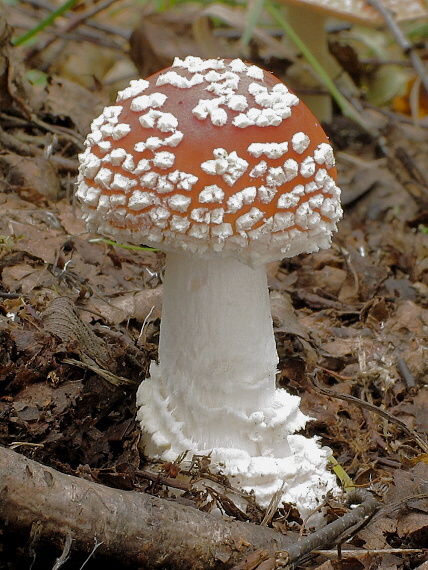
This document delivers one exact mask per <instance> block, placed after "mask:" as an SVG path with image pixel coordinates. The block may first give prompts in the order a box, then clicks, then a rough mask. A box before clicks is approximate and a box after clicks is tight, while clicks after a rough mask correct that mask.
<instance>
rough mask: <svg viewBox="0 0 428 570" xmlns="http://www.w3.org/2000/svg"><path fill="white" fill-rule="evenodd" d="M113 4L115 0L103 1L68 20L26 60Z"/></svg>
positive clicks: (32, 51) (31, 52)
mask: <svg viewBox="0 0 428 570" xmlns="http://www.w3.org/2000/svg"><path fill="white" fill-rule="evenodd" d="M115 2H117V0H104V1H103V2H100V3H98V4H95V5H94V6H92V7H91V8H89V9H88V10H86V11H85V12H82V13H81V14H79V15H78V16H77V17H76V18H73V19H72V20H70V21H69V22H68V23H67V24H66V25H65V26H64V28H63V29H61V30H55V32H54V36H53V37H51V38H49V39H47V40H46V41H45V42H43V43H42V44H41V45H40V46H38V47H37V48H34V49H33V50H31V51H30V53H29V54H28V56H27V57H28V59H31V58H33V57H34V56H35V55H38V54H39V53H40V52H41V51H44V50H45V49H46V48H47V47H48V46H50V45H51V44H52V43H53V42H55V41H56V40H57V39H58V38H62V37H63V36H64V34H67V33H69V32H71V31H72V30H74V29H75V28H77V27H78V26H80V25H81V24H83V23H85V22H86V20H88V19H89V18H92V17H93V16H95V15H96V14H98V13H100V12H102V11H103V10H106V9H107V8H109V7H110V6H111V5H112V4H114V3H115Z"/></svg>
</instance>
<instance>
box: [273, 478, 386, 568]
mask: <svg viewBox="0 0 428 570" xmlns="http://www.w3.org/2000/svg"><path fill="white" fill-rule="evenodd" d="M347 502H348V504H358V503H359V506H358V507H356V508H355V509H352V511H349V512H348V513H346V514H345V515H343V516H342V517H341V518H340V519H337V520H335V521H333V522H332V523H330V524H328V525H327V526H325V527H324V528H321V529H320V530H318V531H316V532H314V533H313V534H311V535H309V536H306V537H305V538H303V539H302V540H299V541H298V542H296V543H295V544H293V546H291V547H290V548H289V549H288V550H287V551H286V552H283V553H281V555H280V557H279V558H280V559H281V561H284V562H285V563H287V564H291V565H294V564H296V563H297V562H298V561H299V560H300V559H301V558H303V557H304V556H306V555H307V554H310V553H312V552H313V551H314V550H318V549H320V548H323V546H324V545H327V544H335V543H336V542H337V541H338V539H339V538H340V537H341V536H342V535H343V534H344V533H345V532H347V531H349V529H350V528H353V527H355V525H360V523H364V524H366V523H367V521H368V519H369V518H370V517H372V516H373V515H374V513H375V512H376V511H377V510H378V509H379V508H380V503H379V502H378V501H377V499H375V498H374V497H373V495H371V494H370V493H368V491H365V490H364V489H357V490H355V491H352V493H349V496H348V501H347Z"/></svg>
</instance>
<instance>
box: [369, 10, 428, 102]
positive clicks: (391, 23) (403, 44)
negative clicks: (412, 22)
mask: <svg viewBox="0 0 428 570" xmlns="http://www.w3.org/2000/svg"><path fill="white" fill-rule="evenodd" d="M367 4H370V6H372V7H373V8H374V9H375V10H377V11H378V12H379V14H380V15H381V16H382V18H383V19H384V21H385V24H386V25H387V26H388V28H389V29H390V30H391V33H392V35H393V36H394V38H395V40H396V42H397V44H398V45H399V46H400V48H401V49H402V50H403V53H404V55H405V56H406V57H408V58H409V59H410V61H411V63H412V65H413V67H414V69H415V71H416V73H417V74H418V75H419V77H420V78H421V81H422V83H423V85H424V87H425V90H426V91H427V93H428V74H427V71H426V69H425V66H424V64H423V62H422V60H421V58H420V57H419V55H418V54H417V53H416V51H415V48H414V47H413V45H412V44H411V42H410V41H409V40H408V39H407V38H406V36H405V35H404V33H403V32H402V31H401V29H400V27H399V26H398V24H397V21H396V20H395V17H394V13H393V12H392V11H391V10H390V9H389V8H387V7H386V6H385V4H384V3H383V2H382V0H367Z"/></svg>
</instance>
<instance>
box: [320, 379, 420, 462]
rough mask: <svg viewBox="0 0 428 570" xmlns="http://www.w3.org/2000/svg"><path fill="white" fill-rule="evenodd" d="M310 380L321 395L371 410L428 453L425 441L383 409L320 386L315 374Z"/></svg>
mask: <svg viewBox="0 0 428 570" xmlns="http://www.w3.org/2000/svg"><path fill="white" fill-rule="evenodd" d="M310 378H311V382H312V384H313V386H314V388H315V390H316V391H318V392H321V394H325V395H326V396H332V397H333V398H338V399H339V400H345V401H346V402H351V403H352V404H356V405H357V406H360V407H361V408H365V409H366V410H369V412H374V413H375V414H378V415H379V416H381V417H382V418H385V419H386V420H388V421H389V422H391V423H393V424H395V425H397V426H398V427H399V428H401V429H402V430H403V431H404V432H405V433H406V434H407V435H408V436H409V437H410V438H411V439H413V440H414V441H415V442H416V443H417V444H418V445H419V447H420V448H421V449H422V451H424V453H428V443H427V442H426V441H425V440H423V439H422V438H421V436H420V435H419V434H418V433H416V432H415V431H414V430H412V429H410V428H409V427H408V426H407V425H406V424H405V423H404V422H402V421H401V420H399V419H398V418H396V417H395V416H393V415H392V414H390V413H388V412H387V411H385V410H382V408H378V407H377V406H375V405H373V404H369V403H368V402H366V401H364V400H361V398H356V397H355V396H349V395H348V394H342V393H340V392H336V391H335V390H330V389H329V388H325V387H324V386H322V385H321V384H320V382H319V381H318V379H317V378H316V376H315V374H314V375H312V376H311V377H310Z"/></svg>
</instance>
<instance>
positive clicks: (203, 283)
mask: <svg viewBox="0 0 428 570" xmlns="http://www.w3.org/2000/svg"><path fill="white" fill-rule="evenodd" d="M86 144H87V149H86V151H85V152H84V153H83V154H82V155H81V156H80V162H81V165H80V173H79V188H78V191H77V195H78V197H79V198H80V200H81V202H82V207H83V212H84V217H85V219H86V221H87V225H88V228H89V229H90V230H92V231H95V232H98V233H101V234H104V235H108V236H111V237H113V238H114V239H116V240H121V241H128V242H134V243H145V244H147V245H151V246H154V247H156V248H159V249H161V250H163V251H165V252H166V271H165V273H166V276H165V282H164V300H163V309H162V321H161V333H160V342H159V364H156V363H154V362H153V363H152V364H151V367H150V378H148V379H146V380H144V381H143V382H142V384H141V386H140V387H139V389H138V394H137V404H138V407H139V411H138V419H139V421H140V423H141V428H142V432H143V436H142V438H143V439H142V441H143V444H144V447H145V452H146V454H147V455H148V456H149V457H154V456H157V457H160V458H162V459H163V460H165V461H173V460H175V459H176V458H177V456H178V455H179V454H181V453H182V452H184V451H187V450H188V451H190V452H192V453H194V454H209V453H210V454H211V459H212V462H213V464H215V465H217V468H219V469H221V471H222V472H223V473H224V474H226V475H228V476H230V477H232V479H233V481H234V483H235V484H236V485H237V486H240V487H241V488H244V489H246V490H251V489H254V491H255V494H256V497H257V498H258V500H259V501H260V502H261V503H262V504H267V503H268V502H269V500H270V499H271V497H272V495H273V494H274V493H275V492H276V491H277V490H278V489H279V488H281V487H282V486H283V489H284V493H283V498H284V500H286V501H289V502H292V503H295V504H297V505H298V507H299V509H300V510H301V512H302V514H303V515H305V514H307V513H308V512H309V511H311V510H312V509H313V508H314V506H316V505H317V504H318V501H319V500H321V497H322V495H323V494H325V492H326V491H327V490H329V489H332V488H334V487H335V481H334V477H333V475H332V474H331V473H329V472H328V470H327V468H326V463H327V451H326V450H324V449H321V448H320V447H319V445H318V442H317V441H316V440H315V439H312V440H311V439H307V438H305V437H303V436H301V435H295V432H296V431H298V430H300V429H301V428H303V426H304V425H305V423H306V422H307V420H308V418H307V417H306V416H305V415H304V414H303V413H302V412H301V411H300V410H299V401H300V399H299V397H297V396H293V395H289V394H288V393H287V392H286V391H285V390H283V389H277V388H276V386H275V376H276V373H277V364H278V357H277V352H276V347H275V339H274V334H273V326H272V319H271V315H270V306H269V295H268V287H267V280H266V271H265V263H266V262H269V261H274V260H279V259H281V258H283V257H291V256H294V255H298V254H300V253H302V252H306V253H310V252H314V251H317V250H318V249H319V248H327V247H329V246H330V242H331V234H332V232H333V231H335V229H336V222H337V221H338V220H339V219H340V217H341V208H340V203H339V194H340V191H339V189H338V187H337V186H336V171H335V166H334V157H333V152H332V148H331V146H330V144H329V143H328V139H327V137H326V135H325V134H324V132H323V130H322V129H321V127H320V126H319V124H318V123H317V122H316V119H315V118H314V117H313V115H311V113H310V112H309V111H308V109H307V108H306V107H305V106H304V104H303V103H301V102H300V101H299V99H298V98H297V97H296V96H295V95H294V94H293V93H291V92H290V91H289V90H288V89H287V87H285V85H284V84H282V83H281V82H279V80H278V79H276V78H275V77H274V76H273V75H271V74H270V73H267V72H265V71H263V70H262V69H260V68H259V67H256V66H254V65H249V64H246V63H244V62H243V61H241V60H240V59H234V60H222V59H208V60H203V59H200V58H197V57H187V58H186V59H184V60H180V59H176V60H175V61H174V64H173V65H172V66H171V67H170V68H168V69H166V70H163V71H161V72H159V73H156V74H155V75H153V76H151V77H150V78H149V79H148V80H136V81H132V82H131V84H130V86H129V87H127V88H126V89H124V90H123V91H121V92H120V93H119V94H118V97H117V101H116V104H115V105H113V106H111V107H107V108H106V109H104V111H103V113H102V115H101V116H100V117H99V118H98V119H95V121H94V122H93V124H92V132H91V133H90V134H89V135H88V137H87V141H86Z"/></svg>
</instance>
